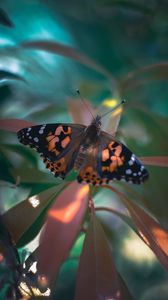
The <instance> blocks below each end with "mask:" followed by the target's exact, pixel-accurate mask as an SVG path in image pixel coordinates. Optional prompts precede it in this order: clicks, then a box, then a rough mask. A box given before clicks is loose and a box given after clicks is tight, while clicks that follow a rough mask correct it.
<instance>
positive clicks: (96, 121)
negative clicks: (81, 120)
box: [92, 115, 102, 129]
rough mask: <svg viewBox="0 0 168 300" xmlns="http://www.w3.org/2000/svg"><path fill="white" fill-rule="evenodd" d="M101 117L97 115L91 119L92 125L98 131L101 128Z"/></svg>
mask: <svg viewBox="0 0 168 300" xmlns="http://www.w3.org/2000/svg"><path fill="white" fill-rule="evenodd" d="M101 124H102V123H101V116H99V115H97V116H96V118H94V119H93V121H92V125H94V126H96V127H97V128H98V129H100V128H101Z"/></svg>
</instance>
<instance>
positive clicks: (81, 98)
mask: <svg viewBox="0 0 168 300" xmlns="http://www.w3.org/2000/svg"><path fill="white" fill-rule="evenodd" d="M76 92H77V94H78V95H79V97H80V100H81V101H82V103H83V104H84V105H85V107H86V108H87V110H88V111H89V112H90V114H91V116H92V118H93V119H95V117H94V115H93V114H92V111H91V110H90V108H89V106H88V105H87V103H86V102H85V100H84V99H83V97H82V96H81V93H80V91H79V90H76Z"/></svg>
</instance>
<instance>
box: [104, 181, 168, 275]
mask: <svg viewBox="0 0 168 300" xmlns="http://www.w3.org/2000/svg"><path fill="white" fill-rule="evenodd" d="M104 187H106V188H108V189H110V190H112V191H113V192H115V193H116V194H117V195H118V196H119V197H120V198H121V200H122V201H123V203H124V204H125V206H126V207H127V209H128V211H129V213H130V216H131V218H132V220H133V222H134V224H135V226H136V227H137V230H138V232H139V236H140V237H141V238H142V240H143V241H144V242H145V243H146V244H147V246H149V247H150V248H151V249H152V251H153V252H154V253H155V255H156V256H157V257H158V259H159V260H160V262H161V264H162V265H163V266H164V267H165V269H166V270H168V242H167V241H168V232H167V231H166V230H165V229H164V228H163V227H162V226H161V225H160V224H159V223H158V222H157V221H156V220H155V219H154V218H153V217H151V216H150V215H149V214H148V213H147V212H146V211H145V210H144V209H143V208H141V207H139V206H138V205H137V204H136V203H135V202H132V201H130V200H129V199H128V198H127V197H126V196H125V195H124V194H123V193H122V192H120V191H118V190H117V189H115V188H114V187H112V186H104Z"/></svg>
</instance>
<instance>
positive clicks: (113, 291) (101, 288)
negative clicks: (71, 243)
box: [75, 213, 132, 300]
mask: <svg viewBox="0 0 168 300" xmlns="http://www.w3.org/2000/svg"><path fill="white" fill-rule="evenodd" d="M121 286H122V287H121ZM124 289H126V286H125V285H124V283H123V281H121V280H120V278H119V276H118V273H117V271H116V268H115V265H114V262H113V258H112V254H111V250H110V248H109V245H108V242H107V240H106V237H105V234H104V231H103V229H102V227H101V225H100V223H99V222H98V220H97V218H96V216H95V214H94V213H92V215H91V221H90V224H89V228H88V230H87V233H86V237H85V241H84V245H83V250H82V254H81V257H80V262H79V267H78V274H77V283H76V292H75V300H86V299H92V300H98V299H102V300H104V299H114V300H119V299H120V300H121V299H122V300H124V299H125V300H126V299H129V300H131V299H132V298H131V296H130V294H129V292H128V293H127V295H129V296H130V297H126V295H125V296H124V295H123V290H124Z"/></svg>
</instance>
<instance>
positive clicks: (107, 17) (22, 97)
mask: <svg viewBox="0 0 168 300" xmlns="http://www.w3.org/2000/svg"><path fill="white" fill-rule="evenodd" d="M1 2H2V4H1V6H2V7H1V9H0V32H1V35H0V42H1V43H0V95H1V110H0V117H1V120H0V129H1V143H0V161H1V173H0V187H1V192H0V197H1V202H0V209H1V220H0V222H1V223H0V272H1V274H2V275H3V276H1V277H0V297H1V298H2V299H3V298H4V299H7V298H5V297H7V296H4V295H5V294H6V295H8V296H9V297H13V298H12V299H17V298H16V297H18V298H20V297H21V293H22V294H23V289H19V286H20V282H21V281H22V279H23V277H24V280H25V282H26V286H27V287H28V292H27V293H26V295H24V297H27V298H31V299H34V298H36V296H37V295H41V296H43V297H44V296H45V295H49V294H45V292H46V291H50V290H49V289H48V290H47V288H50V289H51V296H49V298H50V299H56V300H58V299H63V300H74V299H75V300H82V299H88V300H90V299H92V300H93V299H95V300H98V299H103V300H105V299H106V300H107V299H116V300H117V299H120V300H131V299H136V300H151V299H152V300H153V299H158V295H159V299H160V300H164V299H167V298H168V290H167V289H166V288H165V287H166V284H167V281H168V276H167V273H166V271H167V270H168V246H167V240H168V232H167V230H168V213H167V212H168V210H167V172H168V171H167V166H168V156H167V150H168V144H167V139H168V135H167V115H168V105H167V101H166V94H167V85H166V84H167V79H168V64H167V63H166V59H167V53H166V30H167V27H166V13H165V11H166V7H167V4H166V1H164V0H162V1H158V0H152V1H150V2H149V3H148V2H145V1H140V0H137V1H115V0H113V1H108V0H107V1H103V0H94V1H89V0H86V1H85V2H83V1H82V0H80V1H79V0H78V1H77V0H73V1H67V0H62V1H59V0H58V1H53V0H49V1H47V2H46V1H39V0H35V1H33V0H32V1H31V0H30V1H29V4H28V3H27V1H26V0H17V1H15V5H14V4H13V1H12V0H5V1H1ZM23 25H24V26H23ZM77 88H78V89H80V91H81V94H82V95H83V96H84V97H85V98H86V101H87V102H86V103H88V106H89V107H90V110H91V111H92V112H93V113H94V114H95V113H97V112H100V113H104V112H106V111H107V110H108V109H111V108H113V107H115V106H116V105H117V104H118V103H119V102H120V99H122V98H125V99H126V104H125V106H124V108H123V107H122V108H119V109H118V110H116V111H114V112H113V113H112V114H111V115H109V117H107V118H106V119H104V124H103V127H104V128H105V130H107V131H108V132H112V133H113V132H116V131H117V133H116V135H117V139H119V140H121V141H123V142H124V143H126V144H127V145H128V146H129V147H130V148H131V149H133V150H134V152H135V153H136V154H137V155H138V156H139V157H140V158H141V160H142V161H143V162H144V164H146V166H147V168H148V169H149V172H150V179H149V181H148V182H147V183H145V184H144V185H142V186H133V185H129V184H126V183H123V182H118V183H117V182H113V183H112V184H110V185H109V186H102V187H101V188H97V187H96V188H91V187H89V186H88V185H86V184H84V185H80V184H77V183H76V181H75V178H76V174H75V172H71V173H70V175H69V176H68V177H67V178H66V179H65V181H64V182H62V181H61V180H60V179H55V178H54V177H53V176H52V175H51V174H49V173H48V172H47V170H45V169H44V166H43V165H42V163H41V161H40V159H39V157H38V155H37V154H36V153H34V152H33V150H30V149H27V148H25V147H23V146H21V145H19V143H18V140H17V137H16V132H17V131H18V130H19V129H21V128H24V127H27V126H31V125H33V124H44V123H52V122H71V121H74V122H81V123H84V124H88V123H89V122H90V115H89V113H88V111H87V110H86V108H85V107H83V106H82V103H81V101H80V99H79V97H78V96H77V95H76V94H75V91H76V89H77ZM120 118H121V121H120ZM119 121H120V124H119ZM118 126H119V127H118ZM44 224H45V227H44V226H43V225H44ZM133 232H135V234H133ZM127 242H128V243H127ZM144 245H146V246H147V247H145V246H144ZM149 249H150V250H149ZM25 251H26V257H24V258H23V253H24V252H25ZM30 252H32V253H33V254H32V255H31V254H30ZM22 258H23V259H22ZM22 260H23V262H22ZM34 261H37V273H36V274H35V275H32V271H30V268H31V267H32V265H33V262H34ZM24 264H25V266H26V268H24V267H23V265H24ZM11 266H12V267H11ZM10 267H11V268H10ZM162 267H163V268H162ZM30 275H31V276H30ZM11 295H12V296H11ZM156 295H157V296H156ZM38 299H39V297H38Z"/></svg>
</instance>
